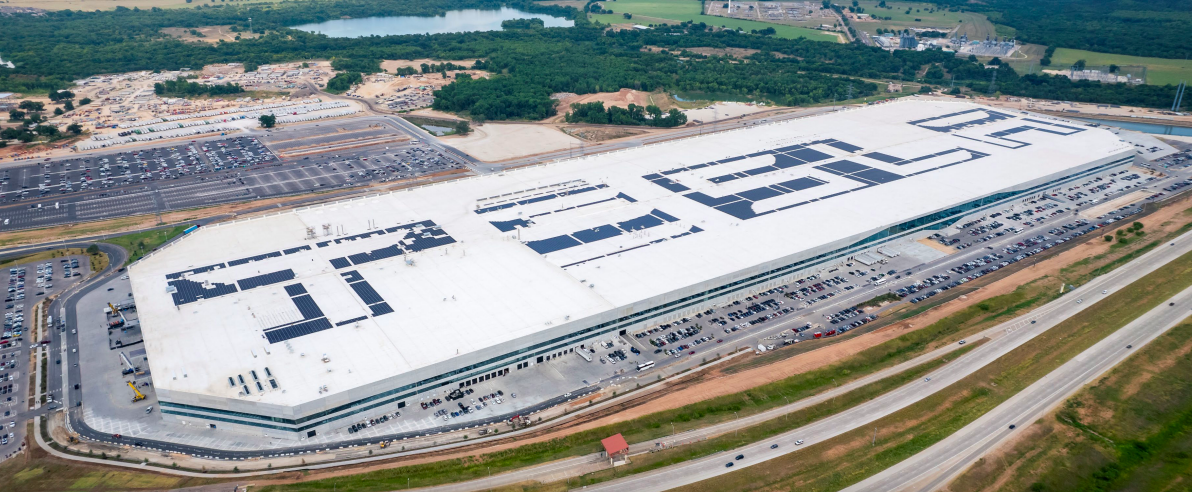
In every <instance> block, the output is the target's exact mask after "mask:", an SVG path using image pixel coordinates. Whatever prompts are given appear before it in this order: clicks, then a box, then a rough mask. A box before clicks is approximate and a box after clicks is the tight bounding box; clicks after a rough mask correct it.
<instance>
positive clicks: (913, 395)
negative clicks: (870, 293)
mask: <svg viewBox="0 0 1192 492" xmlns="http://www.w3.org/2000/svg"><path fill="white" fill-rule="evenodd" d="M1171 244H1172V245H1173V246H1167V245H1165V246H1162V247H1160V248H1159V249H1156V250H1154V251H1151V252H1150V253H1147V254H1146V255H1143V256H1142V257H1140V258H1138V259H1137V260H1135V261H1133V262H1131V263H1130V264H1129V265H1126V266H1123V267H1120V268H1118V269H1117V270H1114V271H1113V272H1111V273H1109V274H1106V275H1103V276H1101V277H1097V278H1095V279H1093V280H1092V281H1091V282H1089V283H1088V284H1085V285H1083V286H1081V287H1079V288H1077V289H1075V290H1073V291H1071V292H1069V293H1068V294H1066V295H1064V296H1063V297H1061V298H1060V299H1057V300H1055V301H1053V302H1051V303H1048V304H1047V305H1045V306H1043V307H1041V308H1039V309H1037V310H1035V311H1032V312H1031V313H1028V314H1026V315H1024V316H1022V317H1019V318H1016V319H1014V320H1011V321H1009V322H1006V323H1003V324H1001V325H999V328H1000V329H1001V330H1003V335H1001V336H997V337H990V341H989V342H988V343H986V344H984V345H982V346H981V347H978V348H976V349H974V350H973V351H971V352H969V353H968V354H965V355H964V356H962V357H960V358H958V359H957V360H955V361H953V362H952V363H950V364H948V365H947V366H946V367H944V368H941V369H939V370H937V371H936V372H935V373H933V374H931V375H930V376H929V377H930V380H928V381H917V382H915V383H911V384H908V385H906V386H903V387H901V388H898V389H896V390H894V391H891V392H889V393H886V394H884V395H882V396H880V397H877V398H875V399H873V400H870V401H868V402H865V403H863V404H861V405H858V406H856V407H853V408H850V409H848V410H845V411H843V412H840V413H838V414H835V415H833V416H831V417H827V418H825V419H822V420H819V421H816V422H814V423H812V424H810V425H807V426H804V427H801V428H799V429H795V430H793V431H790V432H787V433H784V434H781V435H779V436H776V437H774V438H773V439H768V440H766V441H764V442H759V443H754V444H751V445H748V446H743V447H741V448H737V449H734V450H731V451H728V452H725V453H721V454H717V455H714V456H709V457H705V458H701V459H696V460H692V461H686V462H683V463H680V464H676V465H673V466H670V467H666V468H662V469H658V470H655V471H651V472H647V473H642V474H638V475H634V476H631V477H626V478H623V479H619V480H613V481H609V482H605V483H602V484H598V485H591V486H588V487H587V488H586V490H634V491H642V492H644V491H661V490H667V489H671V488H675V487H679V486H682V485H686V484H691V483H695V482H699V481H703V480H708V479H711V478H714V477H717V476H720V475H724V474H727V473H749V472H748V471H742V468H747V467H749V466H753V465H758V464H762V463H764V462H765V461H766V460H769V459H773V458H777V457H779V456H782V455H785V454H788V453H791V452H794V451H796V450H798V449H800V448H803V447H808V446H812V445H814V444H816V443H819V442H823V441H825V440H828V439H831V438H833V437H836V436H839V435H841V434H844V433H846V432H849V431H852V430H854V429H858V428H863V427H868V426H869V424H871V423H872V422H874V421H876V420H878V419H881V418H883V417H885V416H887V415H890V414H892V413H894V412H897V411H898V410H901V409H903V408H906V407H907V406H909V405H911V404H913V403H915V402H918V401H920V400H922V399H923V398H926V397H928V396H930V395H932V394H934V393H936V392H938V391H940V390H942V389H943V388H946V387H947V386H949V385H951V384H954V383H956V382H958V381H960V380H961V379H963V378H965V377H967V376H968V375H969V374H972V373H973V372H976V371H977V370H979V369H980V368H982V367H984V366H986V365H987V364H989V363H991V362H993V361H994V360H996V359H997V358H999V357H1001V356H1002V355H1004V354H1006V353H1008V352H1010V351H1011V350H1013V349H1014V348H1016V347H1018V346H1020V345H1022V344H1024V343H1027V342H1029V341H1030V340H1031V339H1033V338H1034V337H1035V336H1038V335H1039V334H1041V333H1043V332H1045V331H1046V330H1047V329H1049V328H1051V327H1053V326H1055V325H1057V324H1059V323H1060V322H1062V321H1064V320H1065V319H1068V318H1069V317H1071V316H1073V315H1075V314H1077V313H1079V312H1080V311H1082V310H1084V309H1086V308H1088V307H1089V306H1091V305H1093V304H1095V303H1096V302H1097V301H1099V300H1100V299H1103V298H1105V297H1107V296H1105V295H1102V294H1101V291H1102V290H1108V291H1109V292H1110V293H1112V292H1114V291H1116V290H1119V289H1122V288H1124V287H1126V286H1128V285H1129V284H1130V283H1132V282H1134V281H1136V280H1138V279H1139V278H1141V277H1143V276H1145V275H1146V274H1148V273H1150V272H1152V271H1154V270H1156V269H1158V268H1160V267H1162V266H1163V265H1165V264H1167V263H1168V262H1170V261H1171V260H1173V259H1175V258H1177V257H1179V256H1180V255H1182V254H1185V253H1187V252H1189V251H1192V233H1189V234H1185V235H1183V236H1180V237H1179V238H1178V239H1176V240H1175V241H1173V242H1172V243H1171ZM1182 296H1183V294H1181V297H1180V302H1181V303H1184V304H1177V307H1175V308H1170V307H1166V303H1165V304H1164V306H1163V307H1166V308H1167V309H1174V310H1178V311H1179V314H1180V315H1181V316H1183V315H1186V314H1187V313H1188V311H1187V309H1188V306H1192V299H1186V298H1185V297H1182ZM1077 300H1082V301H1083V302H1080V303H1077V302H1076V301H1077ZM1031 321H1035V323H1032V322H1031ZM1164 328H1165V325H1152V326H1151V327H1149V328H1147V330H1146V331H1138V330H1137V329H1135V328H1134V326H1133V324H1131V325H1129V326H1127V327H1126V328H1125V329H1122V330H1119V331H1118V332H1117V333H1116V334H1115V335H1114V336H1111V337H1110V338H1108V339H1107V340H1108V342H1104V343H1101V344H1098V345H1096V346H1094V347H1093V348H1090V349H1089V350H1087V351H1085V352H1084V353H1081V354H1080V355H1078V356H1077V357H1075V358H1074V359H1073V362H1072V363H1073V364H1076V365H1077V366H1078V367H1077V369H1078V370H1074V371H1073V372H1064V371H1062V370H1057V371H1056V372H1055V373H1053V375H1051V376H1049V378H1050V379H1047V380H1045V381H1047V382H1048V383H1050V384H1051V385H1052V386H1053V387H1054V386H1055V385H1057V384H1060V383H1065V384H1067V383H1068V381H1067V380H1066V379H1065V378H1075V381H1074V382H1072V384H1075V385H1076V387H1078V386H1079V385H1080V384H1083V383H1084V382H1085V381H1088V379H1089V377H1090V376H1089V374H1093V373H1095V372H1097V371H1103V370H1105V369H1108V368H1109V367H1112V365H1113V364H1115V363H1116V362H1117V361H1119V360H1121V357H1124V355H1125V353H1124V352H1122V350H1124V346H1125V345H1126V344H1128V343H1131V341H1134V340H1137V341H1136V343H1135V344H1134V346H1135V347H1139V346H1141V345H1142V344H1144V343H1146V342H1147V341H1149V340H1150V339H1151V338H1153V336H1155V335H1157V334H1158V333H1161V331H1162V330H1163V329H1164ZM1148 334H1149V335H1148ZM1063 393H1064V392H1060V394H1061V395H1062V394H1063ZM1024 394H1026V393H1024ZM1046 396H1047V395H1046V394H1043V395H1037V394H1027V396H1025V397H1024V398H1026V400H1020V401H1019V402H1018V404H1019V407H1018V408H1020V409H1032V410H1031V412H1034V413H1038V412H1041V411H1042V409H1045V408H1046V407H1047V403H1046V402H1040V401H1038V400H1035V401H1032V400H1030V399H1029V398H1031V397H1034V398H1042V397H1046ZM1053 397H1054V396H1053ZM1061 399H1062V398H1061ZM1024 405H1026V406H1024ZM1021 411H1022V410H1020V412H1021ZM991 415H992V414H991ZM999 416H1000V415H993V416H991V417H990V418H989V420H990V421H994V420H996V418H997V417H999ZM1004 417H1005V418H1007V421H1005V422H996V423H995V424H996V425H995V424H985V425H994V427H995V428H1000V427H1002V425H1003V424H1005V425H1007V426H1008V424H1010V423H1014V422H1015V421H1017V422H1019V423H1027V422H1029V421H1030V420H1029V419H1028V418H1027V417H1028V415H1026V414H1015V415H1006V416H1004ZM1018 418H1021V419H1024V420H1015V419H1018ZM1007 430H1008V429H1007ZM796 440H803V441H804V444H803V445H801V446H799V445H796V444H795V441H796ZM772 444H777V445H778V448H777V449H770V446H771V445H772ZM960 446H962V447H961V448H960V449H966V448H968V447H967V446H963V444H961V445H960ZM738 454H744V455H745V459H743V460H738V461H736V462H735V463H734V466H733V467H732V468H726V467H725V463H727V462H730V461H734V460H733V459H732V458H733V457H734V456H736V455H738ZM965 461H966V463H967V462H969V460H967V459H966V460H965ZM517 473H519V472H514V473H512V474H509V475H511V476H512V477H509V478H508V479H512V480H513V482H510V483H515V482H517V481H520V480H518V479H517V477H516V475H517ZM521 480H524V478H523V479H521ZM480 482H482V481H475V482H471V483H474V484H475V486H474V487H472V489H473V490H480V489H484V488H487V487H491V486H493V484H484V483H480ZM457 490H458V489H457ZM866 490H889V488H888V487H881V486H878V487H874V488H872V489H866Z"/></svg>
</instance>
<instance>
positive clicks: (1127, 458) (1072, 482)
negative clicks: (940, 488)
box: [948, 321, 1192, 492]
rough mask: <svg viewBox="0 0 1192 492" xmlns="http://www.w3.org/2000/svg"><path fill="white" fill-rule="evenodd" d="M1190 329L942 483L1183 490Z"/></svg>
mask: <svg viewBox="0 0 1192 492" xmlns="http://www.w3.org/2000/svg"><path fill="white" fill-rule="evenodd" d="M1190 352H1192V323H1190V322H1189V321H1185V322H1184V323H1183V324H1181V325H1179V326H1176V327H1175V328H1172V329H1171V331H1169V332H1167V333H1165V334H1163V335H1162V336H1160V337H1159V338H1157V339H1156V340H1155V341H1153V342H1151V343H1150V344H1148V345H1147V346H1146V347H1143V348H1142V349H1141V350H1139V351H1138V352H1137V353H1136V354H1134V355H1132V356H1131V357H1130V358H1129V359H1127V360H1126V361H1124V362H1123V363H1122V364H1121V365H1119V366H1117V367H1115V368H1114V369H1113V370H1112V371H1110V372H1109V374H1108V375H1106V376H1105V377H1104V378H1102V379H1101V380H1099V381H1098V382H1096V383H1094V384H1093V385H1092V386H1090V387H1088V388H1086V389H1084V390H1082V391H1081V392H1080V393H1078V394H1077V395H1075V396H1073V397H1072V398H1070V399H1069V400H1068V401H1067V402H1065V403H1064V406H1063V407H1062V408H1061V409H1059V410H1058V411H1057V412H1055V413H1053V414H1051V415H1049V416H1047V417H1045V418H1043V419H1040V420H1039V421H1038V422H1036V423H1035V424H1034V425H1032V426H1031V427H1029V428H1027V429H1026V435H1025V436H1023V438H1022V439H1019V440H1018V441H1017V442H1015V443H1013V444H1011V445H1010V446H1007V447H1004V448H1003V451H1002V452H995V453H993V454H991V455H989V456H988V459H982V460H980V461H979V462H977V464H976V465H974V466H973V467H972V468H970V469H969V470H968V471H966V472H965V473H964V474H963V475H961V476H960V477H958V478H957V479H956V481H954V482H953V483H952V484H950V485H949V487H948V489H949V490H951V491H953V492H970V491H971V492H975V491H982V490H994V489H999V490H1032V491H1039V492H1046V491H1061V490H1140V491H1149V490H1154V491H1160V490H1187V487H1188V484H1187V483H1186V482H1187V480H1188V477H1189V476H1192V459H1189V455H1190V452H1192V363H1190V361H1189V353H1190Z"/></svg>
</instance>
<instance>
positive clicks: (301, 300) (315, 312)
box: [290, 295, 323, 319]
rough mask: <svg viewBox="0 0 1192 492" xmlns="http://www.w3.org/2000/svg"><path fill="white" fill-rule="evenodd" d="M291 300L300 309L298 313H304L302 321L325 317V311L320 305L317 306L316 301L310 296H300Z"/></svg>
mask: <svg viewBox="0 0 1192 492" xmlns="http://www.w3.org/2000/svg"><path fill="white" fill-rule="evenodd" d="M290 299H291V300H292V301H294V306H297V307H298V312H299V313H302V319H315V318H320V317H322V316H323V310H322V309H319V305H318V304H315V300H314V299H313V298H311V297H310V296H309V295H300V296H298V297H292V298H290Z"/></svg>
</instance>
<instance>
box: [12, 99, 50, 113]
mask: <svg viewBox="0 0 1192 492" xmlns="http://www.w3.org/2000/svg"><path fill="white" fill-rule="evenodd" d="M17 107H18V108H21V109H23V110H25V111H45V110H46V105H45V104H44V103H41V102H37V101H29V100H25V101H21V102H20V104H18V105H17Z"/></svg>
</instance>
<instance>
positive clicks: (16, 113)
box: [8, 109, 25, 121]
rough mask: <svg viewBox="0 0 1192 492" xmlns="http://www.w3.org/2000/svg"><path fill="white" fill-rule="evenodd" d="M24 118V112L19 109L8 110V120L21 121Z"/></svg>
mask: <svg viewBox="0 0 1192 492" xmlns="http://www.w3.org/2000/svg"><path fill="white" fill-rule="evenodd" d="M23 119H25V112H24V111H21V110H19V109H10V110H8V121H21V120H23Z"/></svg>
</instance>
